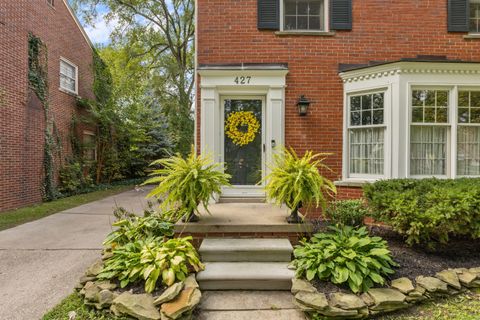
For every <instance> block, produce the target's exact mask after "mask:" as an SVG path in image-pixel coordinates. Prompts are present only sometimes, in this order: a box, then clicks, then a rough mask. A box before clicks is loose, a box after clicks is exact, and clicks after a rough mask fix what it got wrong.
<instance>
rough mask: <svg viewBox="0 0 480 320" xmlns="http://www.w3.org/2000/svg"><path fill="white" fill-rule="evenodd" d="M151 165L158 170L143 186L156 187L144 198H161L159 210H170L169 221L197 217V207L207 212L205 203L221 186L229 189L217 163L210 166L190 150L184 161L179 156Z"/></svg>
mask: <svg viewBox="0 0 480 320" xmlns="http://www.w3.org/2000/svg"><path fill="white" fill-rule="evenodd" d="M152 165H159V166H160V169H156V170H154V171H153V172H152V175H153V176H154V177H153V178H150V179H148V180H147V181H145V183H144V184H157V183H158V186H157V187H155V188H154V189H153V190H152V191H151V192H150V193H149V195H148V197H158V198H162V200H163V202H162V204H161V207H162V208H163V209H171V208H172V207H175V206H177V209H178V210H172V211H171V213H172V216H171V218H172V219H173V220H178V219H179V218H180V217H182V216H184V215H187V216H191V215H194V214H195V213H199V210H198V206H199V205H200V204H201V205H203V207H205V209H206V210H207V211H208V208H207V207H208V202H209V200H210V199H211V197H212V196H213V195H214V194H216V193H221V188H222V186H226V185H229V182H228V181H229V179H230V175H228V174H226V173H224V172H223V168H222V164H221V163H213V162H212V160H211V158H210V157H208V156H207V157H205V156H201V155H197V154H196V153H195V150H193V148H192V151H191V153H190V155H188V156H187V157H186V158H183V157H182V156H181V155H180V154H177V155H175V156H172V157H170V158H167V159H161V160H157V161H155V162H153V163H152Z"/></svg>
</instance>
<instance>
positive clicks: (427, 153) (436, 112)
mask: <svg viewBox="0 0 480 320" xmlns="http://www.w3.org/2000/svg"><path fill="white" fill-rule="evenodd" d="M411 101H412V106H411V113H412V115H411V126H410V175H412V176H416V175H421V176H423V175H425V176H444V175H446V174H447V161H448V159H447V148H448V133H449V127H448V123H449V121H448V112H449V91H448V90H412V99H411Z"/></svg>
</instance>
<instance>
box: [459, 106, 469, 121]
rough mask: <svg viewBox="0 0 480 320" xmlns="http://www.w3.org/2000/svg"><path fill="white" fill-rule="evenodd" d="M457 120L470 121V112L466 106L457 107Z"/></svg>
mask: <svg viewBox="0 0 480 320" xmlns="http://www.w3.org/2000/svg"><path fill="white" fill-rule="evenodd" d="M458 122H459V123H469V122H470V112H469V110H468V108H459V109H458Z"/></svg>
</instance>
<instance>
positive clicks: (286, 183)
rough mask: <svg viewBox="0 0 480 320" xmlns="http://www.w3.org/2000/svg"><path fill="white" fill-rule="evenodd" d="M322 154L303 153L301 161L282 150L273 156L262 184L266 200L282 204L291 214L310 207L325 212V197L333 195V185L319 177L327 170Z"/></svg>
mask: <svg viewBox="0 0 480 320" xmlns="http://www.w3.org/2000/svg"><path fill="white" fill-rule="evenodd" d="M325 155H326V154H321V153H318V154H314V153H313V152H312V151H307V152H305V154H304V155H303V156H302V157H299V156H297V154H296V153H295V151H294V150H293V149H285V148H284V149H283V152H281V153H276V154H275V155H274V160H273V165H271V166H270V169H271V172H270V174H268V175H267V176H266V177H265V179H264V181H265V182H266V184H265V191H266V195H267V198H268V199H270V200H273V201H275V202H276V203H277V204H279V205H281V204H285V205H287V207H288V208H290V209H291V210H298V208H300V207H302V206H304V205H310V204H313V205H314V206H315V207H317V208H318V207H322V208H325V207H326V204H327V199H326V195H330V196H331V195H333V194H335V193H336V192H337V190H336V188H335V185H334V184H333V183H332V182H331V181H330V180H328V179H327V178H325V177H323V176H322V175H321V174H320V172H319V168H323V169H327V170H330V169H329V168H328V167H327V166H326V165H325V164H324V163H323V160H324V159H325V158H321V157H322V156H325Z"/></svg>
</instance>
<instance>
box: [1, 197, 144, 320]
mask: <svg viewBox="0 0 480 320" xmlns="http://www.w3.org/2000/svg"><path fill="white" fill-rule="evenodd" d="M146 194H147V190H143V191H134V190H132V191H127V192H124V193H121V194H118V195H115V196H111V197H108V198H105V199H102V200H99V201H94V202H92V203H89V204H85V205H82V206H79V207H76V208H72V209H69V210H66V211H62V212H60V213H57V214H54V215H52V216H49V217H46V218H43V219H40V220H36V221H33V222H29V223H26V224H23V225H20V226H18V227H15V228H12V229H7V230H4V231H1V232H0V319H2V320H17V319H19V320H24V319H39V318H41V317H42V315H43V314H44V313H45V312H46V311H47V310H48V309H50V308H52V307H54V306H55V305H56V304H58V303H59V302H60V301H61V300H62V299H63V298H64V297H66V296H67V295H68V294H70V293H71V292H72V290H73V287H74V285H75V284H76V282H77V280H78V278H79V277H80V276H81V275H82V274H83V273H84V271H85V269H86V268H87V267H88V266H89V265H90V264H92V263H93V262H94V261H95V260H96V259H98V257H99V252H100V249H101V247H102V241H103V239H104V238H105V236H106V235H107V234H108V233H109V232H110V231H111V223H112V222H113V221H114V217H113V215H112V212H113V209H114V208H115V207H116V206H123V207H125V208H126V209H129V210H132V211H134V212H136V213H141V212H142V211H143V209H144V208H146V200H145V199H144V197H145V195H146Z"/></svg>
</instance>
